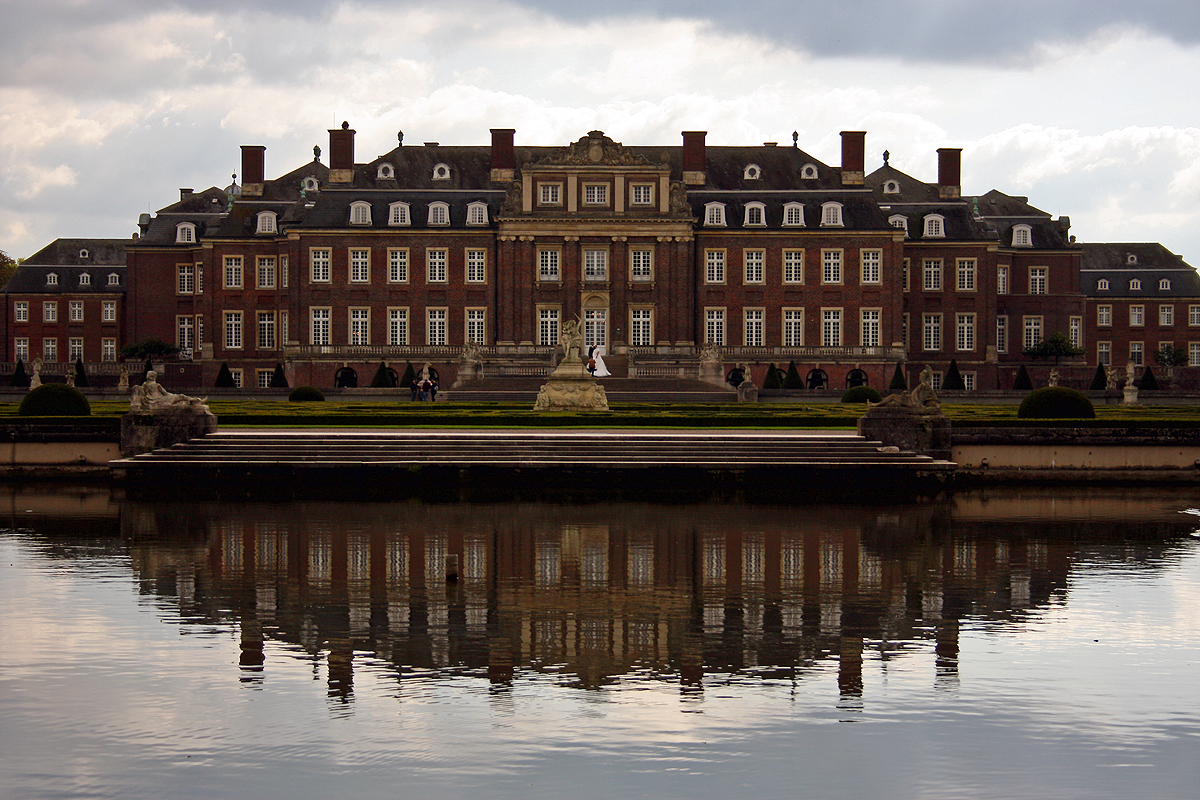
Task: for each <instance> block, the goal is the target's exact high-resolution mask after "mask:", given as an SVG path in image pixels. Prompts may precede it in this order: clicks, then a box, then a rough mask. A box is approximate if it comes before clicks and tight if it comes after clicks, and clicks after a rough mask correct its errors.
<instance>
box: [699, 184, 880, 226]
mask: <svg viewBox="0 0 1200 800" xmlns="http://www.w3.org/2000/svg"><path fill="white" fill-rule="evenodd" d="M828 201H834V202H837V203H841V204H842V228H846V229H851V230H876V229H888V230H891V225H890V224H889V223H888V220H887V214H885V213H882V212H881V211H880V210H879V206H878V205H876V204H875V201H874V199H873V198H872V197H871V196H870V195H869V194H867V193H865V192H843V193H840V194H839V193H836V192H826V193H824V194H822V195H818V196H815V197H814V196H813V195H811V194H807V193H804V192H797V191H792V192H782V193H777V194H753V193H746V194H729V193H728V192H722V191H712V190H701V191H692V192H689V193H688V202H689V203H690V204H691V206H692V213H693V215H694V216H695V217H696V218H697V219H698V220H699V221H700V222H699V225H698V228H697V230H698V231H700V230H705V231H719V230H748V231H761V230H764V229H779V228H781V227H782V226H783V207H784V205H785V204H787V203H802V204H803V205H804V227H803V228H800V227H796V228H783V229H784V230H795V231H804V230H821V229H822V227H821V205H822V204H823V203H825V202H828ZM711 202H717V203H724V204H725V225H724V226H723V227H709V226H705V225H704V216H705V205H706V204H707V203H711ZM752 202H761V203H762V204H763V205H764V206H765V207H766V213H765V216H766V225H745V224H744V222H745V219H746V206H747V204H749V203H752ZM832 230H840V229H839V228H833V229H832Z"/></svg>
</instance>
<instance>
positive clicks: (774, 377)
mask: <svg viewBox="0 0 1200 800" xmlns="http://www.w3.org/2000/svg"><path fill="white" fill-rule="evenodd" d="M762 388H764V389H782V388H783V381H782V379H780V377H779V369H778V368H777V367H776V366H775V365H774V364H771V365H770V366H768V367H767V374H766V376H765V377H764V378H763V385H762Z"/></svg>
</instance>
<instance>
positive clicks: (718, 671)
mask: <svg viewBox="0 0 1200 800" xmlns="http://www.w3.org/2000/svg"><path fill="white" fill-rule="evenodd" d="M1038 503H1049V504H1050V505H1049V506H1047V509H1050V511H1049V513H1041V511H1042V510H1045V509H1042V510H1039V509H1038V508H1036V506H1037V505H1038ZM1097 504H1099V507H1097ZM1113 504H1117V505H1118V506H1119V504H1120V500H1119V499H1111V498H1110V499H1109V500H1107V501H1105V500H1103V499H1100V498H1096V497H1093V498H1091V499H1090V500H1089V501H1087V502H1081V504H1080V506H1079V508H1078V509H1076V510H1077V511H1079V512H1080V514H1072V513H1071V509H1069V508H1066V507H1065V506H1067V505H1069V501H1066V500H1063V499H1061V498H1056V499H1053V500H1044V501H1039V500H1037V499H1036V498H1029V497H1021V498H1010V499H1007V500H1006V499H1003V498H997V497H991V498H985V497H973V498H960V499H957V500H955V501H954V502H953V503H949V504H943V505H928V506H913V507H903V508H871V507H833V506H828V507H801V508H762V507H758V508H746V507H729V506H694V507H664V506H652V505H645V506H632V505H617V506H596V507H561V506H545V505H511V506H467V505H457V506H456V505H448V506H442V507H431V506H418V505H412V506H406V505H351V504H344V505H343V504H312V505H310V506H305V505H293V506H265V505H254V504H247V505H232V506H227V507H222V506H218V505H215V504H213V505H188V504H153V505H151V504H136V503H130V504H126V505H125V506H124V508H123V510H122V514H121V517H122V533H123V535H124V536H125V537H126V539H127V541H129V543H130V544H131V546H132V548H133V557H134V563H135V565H136V568H137V569H138V571H139V572H140V573H141V576H142V579H143V581H145V582H147V583H148V584H149V585H150V587H152V590H153V591H154V592H155V593H156V594H159V595H162V596H166V597H171V598H177V601H178V603H179V606H180V612H181V615H182V616H183V617H184V618H185V619H188V618H190V619H196V620H198V621H212V620H216V619H229V618H230V617H229V615H230V614H232V616H233V618H234V619H235V620H236V621H237V623H238V624H239V626H240V632H241V640H242V657H241V664H242V668H243V680H247V681H251V682H253V681H257V680H260V679H261V676H262V674H263V671H264V670H265V671H266V672H268V673H269V671H270V665H269V664H267V663H265V662H266V657H265V655H264V643H265V642H266V641H267V640H268V639H269V640H276V641H280V642H283V643H287V644H289V645H291V646H298V647H301V648H303V649H304V650H305V651H306V652H308V653H309V654H310V655H311V656H312V657H313V658H314V662H315V661H316V660H318V659H319V658H320V656H321V655H322V654H324V655H325V657H326V658H327V661H328V681H329V690H330V694H331V696H335V697H346V698H348V697H349V696H350V695H351V694H352V692H353V673H354V667H355V661H356V659H358V660H360V661H361V660H364V659H369V660H371V661H372V662H375V663H378V662H381V661H382V662H385V663H387V664H390V665H392V668H394V669H396V670H397V675H398V677H399V679H400V680H403V679H404V677H405V676H406V675H408V674H428V671H429V670H438V671H442V672H444V673H446V674H463V675H475V676H486V677H487V678H488V679H490V680H491V681H492V683H493V684H494V685H497V686H501V687H502V686H504V685H506V684H507V683H509V682H510V681H511V680H513V678H514V677H515V676H517V675H519V674H520V673H522V672H527V671H537V670H542V671H547V672H552V673H554V674H557V675H561V676H562V677H563V680H564V681H566V682H570V683H575V684H576V685H580V686H584V687H594V686H597V685H600V684H603V683H605V682H610V681H614V680H620V679H622V678H623V676H629V675H631V674H634V673H636V675H637V676H638V679H641V680H647V679H653V680H664V681H677V682H678V683H679V684H680V686H681V689H682V691H684V692H686V693H694V692H700V691H702V690H703V687H704V685H705V683H706V682H708V683H712V682H714V681H720V680H723V679H724V678H725V677H726V676H728V675H730V674H731V673H737V674H740V675H743V676H759V677H762V678H791V679H793V680H802V679H804V677H805V676H806V675H811V674H814V673H815V672H816V671H830V670H833V669H835V668H836V671H837V674H838V684H839V688H840V694H841V697H842V698H843V699H844V700H852V699H853V698H855V697H858V696H861V694H862V688H863V665H864V660H865V659H867V660H888V659H894V658H898V657H904V656H906V655H908V654H912V653H928V652H930V651H932V652H933V654H934V655H935V659H934V663H935V666H934V669H933V673H932V674H931V676H930V680H931V681H933V682H934V684H935V685H936V686H947V685H953V684H954V683H955V681H957V667H958V632H959V624H960V621H961V620H963V619H964V618H968V617H969V618H970V619H971V620H974V621H978V624H983V625H986V624H989V621H995V622H998V623H1006V622H1007V623H1019V622H1020V621H1021V620H1022V619H1023V618H1025V617H1026V616H1027V615H1028V614H1029V613H1030V612H1029V609H1036V608H1037V607H1039V606H1045V605H1046V604H1049V603H1053V602H1056V597H1058V598H1061V597H1065V592H1066V585H1067V576H1068V570H1069V567H1070V564H1071V560H1072V556H1073V553H1074V551H1075V549H1076V545H1075V544H1074V543H1073V541H1072V539H1073V538H1074V536H1073V533H1072V532H1073V531H1075V532H1082V531H1086V532H1087V534H1088V535H1089V536H1091V537H1093V538H1094V537H1095V536H1097V535H1100V536H1103V532H1104V531H1103V528H1104V525H1105V524H1106V522H1105V520H1107V519H1109V518H1119V517H1112V515H1114V514H1118V515H1119V514H1120V513H1121V509H1120V508H1117V507H1115V506H1114V505H1113ZM1080 515H1082V516H1080ZM1162 525H1163V526H1166V527H1169V528H1170V530H1169V531H1166V530H1164V531H1163V532H1164V533H1169V534H1175V535H1178V533H1179V530H1177V528H1178V527H1179V524H1178V523H1167V522H1164V523H1162ZM1151 527H1153V525H1151Z"/></svg>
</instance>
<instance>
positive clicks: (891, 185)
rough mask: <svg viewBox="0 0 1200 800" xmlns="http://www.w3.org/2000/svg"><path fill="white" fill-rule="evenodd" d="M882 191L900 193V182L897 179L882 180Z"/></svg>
mask: <svg viewBox="0 0 1200 800" xmlns="http://www.w3.org/2000/svg"><path fill="white" fill-rule="evenodd" d="M883 193H884V194H900V182H899V181H884V184H883Z"/></svg>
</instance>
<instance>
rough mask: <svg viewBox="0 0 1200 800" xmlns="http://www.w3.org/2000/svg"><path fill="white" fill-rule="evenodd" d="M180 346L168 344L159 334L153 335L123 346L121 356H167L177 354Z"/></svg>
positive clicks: (148, 357)
mask: <svg viewBox="0 0 1200 800" xmlns="http://www.w3.org/2000/svg"><path fill="white" fill-rule="evenodd" d="M178 352H179V348H178V347H176V346H175V345H173V344H167V343H166V342H164V341H163V340H162V339H159V338H158V337H157V336H151V337H150V338H148V339H143V340H142V341H140V342H136V343H134V344H127V345H125V346H124V347H122V348H121V357H122V358H126V359H134V358H138V359H141V358H145V359H152V358H159V359H161V358H166V357H168V356H173V355H176V354H177V353H178Z"/></svg>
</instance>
